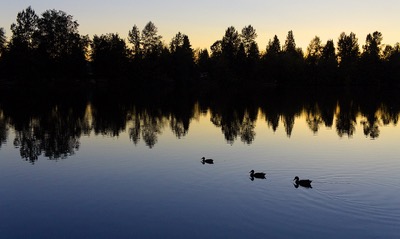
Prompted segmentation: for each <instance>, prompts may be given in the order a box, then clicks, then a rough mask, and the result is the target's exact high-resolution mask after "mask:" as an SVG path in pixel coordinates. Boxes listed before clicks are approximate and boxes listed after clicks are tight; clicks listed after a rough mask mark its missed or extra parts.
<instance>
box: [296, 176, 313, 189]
mask: <svg viewBox="0 0 400 239" xmlns="http://www.w3.org/2000/svg"><path fill="white" fill-rule="evenodd" d="M293 180H294V183H295V187H296V188H298V187H299V185H300V186H302V187H305V188H312V187H311V182H312V180H309V179H302V180H300V179H299V177H298V176H296V177H294V179H293Z"/></svg>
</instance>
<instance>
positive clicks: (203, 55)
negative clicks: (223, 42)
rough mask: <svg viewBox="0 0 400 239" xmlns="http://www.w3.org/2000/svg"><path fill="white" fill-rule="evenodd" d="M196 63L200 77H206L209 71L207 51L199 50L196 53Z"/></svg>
mask: <svg viewBox="0 0 400 239" xmlns="http://www.w3.org/2000/svg"><path fill="white" fill-rule="evenodd" d="M196 63H197V66H198V67H199V71H200V72H201V77H203V78H204V77H206V76H207V75H208V71H209V69H210V55H209V54H208V50H207V49H203V50H199V51H198V52H197V57H196Z"/></svg>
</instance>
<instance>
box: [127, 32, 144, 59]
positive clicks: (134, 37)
mask: <svg viewBox="0 0 400 239" xmlns="http://www.w3.org/2000/svg"><path fill="white" fill-rule="evenodd" d="M128 41H129V42H130V43H131V44H132V45H133V49H132V52H133V56H134V58H135V59H139V60H140V58H141V55H142V49H141V44H142V42H141V41H142V40H141V36H140V31H139V28H138V27H137V26H136V25H133V27H132V30H130V31H129V33H128Z"/></svg>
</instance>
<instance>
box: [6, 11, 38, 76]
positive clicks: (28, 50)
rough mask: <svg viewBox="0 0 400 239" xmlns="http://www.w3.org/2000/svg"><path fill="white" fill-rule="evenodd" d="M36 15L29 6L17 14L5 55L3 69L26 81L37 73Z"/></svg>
mask: <svg viewBox="0 0 400 239" xmlns="http://www.w3.org/2000/svg"><path fill="white" fill-rule="evenodd" d="M38 18H39V17H38V16H37V15H36V13H35V11H34V10H33V9H32V8H31V7H30V6H29V7H28V8H26V9H25V10H23V11H21V12H19V13H18V14H17V19H16V23H13V24H11V32H12V36H11V40H10V43H9V45H8V52H7V54H6V56H5V65H6V66H5V69H6V70H7V72H8V74H9V76H10V77H12V78H17V79H18V80H21V81H24V82H28V81H30V80H31V79H32V77H34V76H35V75H37V71H38V70H37V59H36V54H35V50H36V48H37V47H36V45H35V42H34V39H33V35H34V34H35V32H36V31H37V30H38Z"/></svg>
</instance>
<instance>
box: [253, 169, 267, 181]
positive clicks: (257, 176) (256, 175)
mask: <svg viewBox="0 0 400 239" xmlns="http://www.w3.org/2000/svg"><path fill="white" fill-rule="evenodd" d="M249 173H250V180H251V181H254V179H255V178H258V179H266V177H265V173H264V172H257V173H255V172H254V170H251V171H250V172H249Z"/></svg>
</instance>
